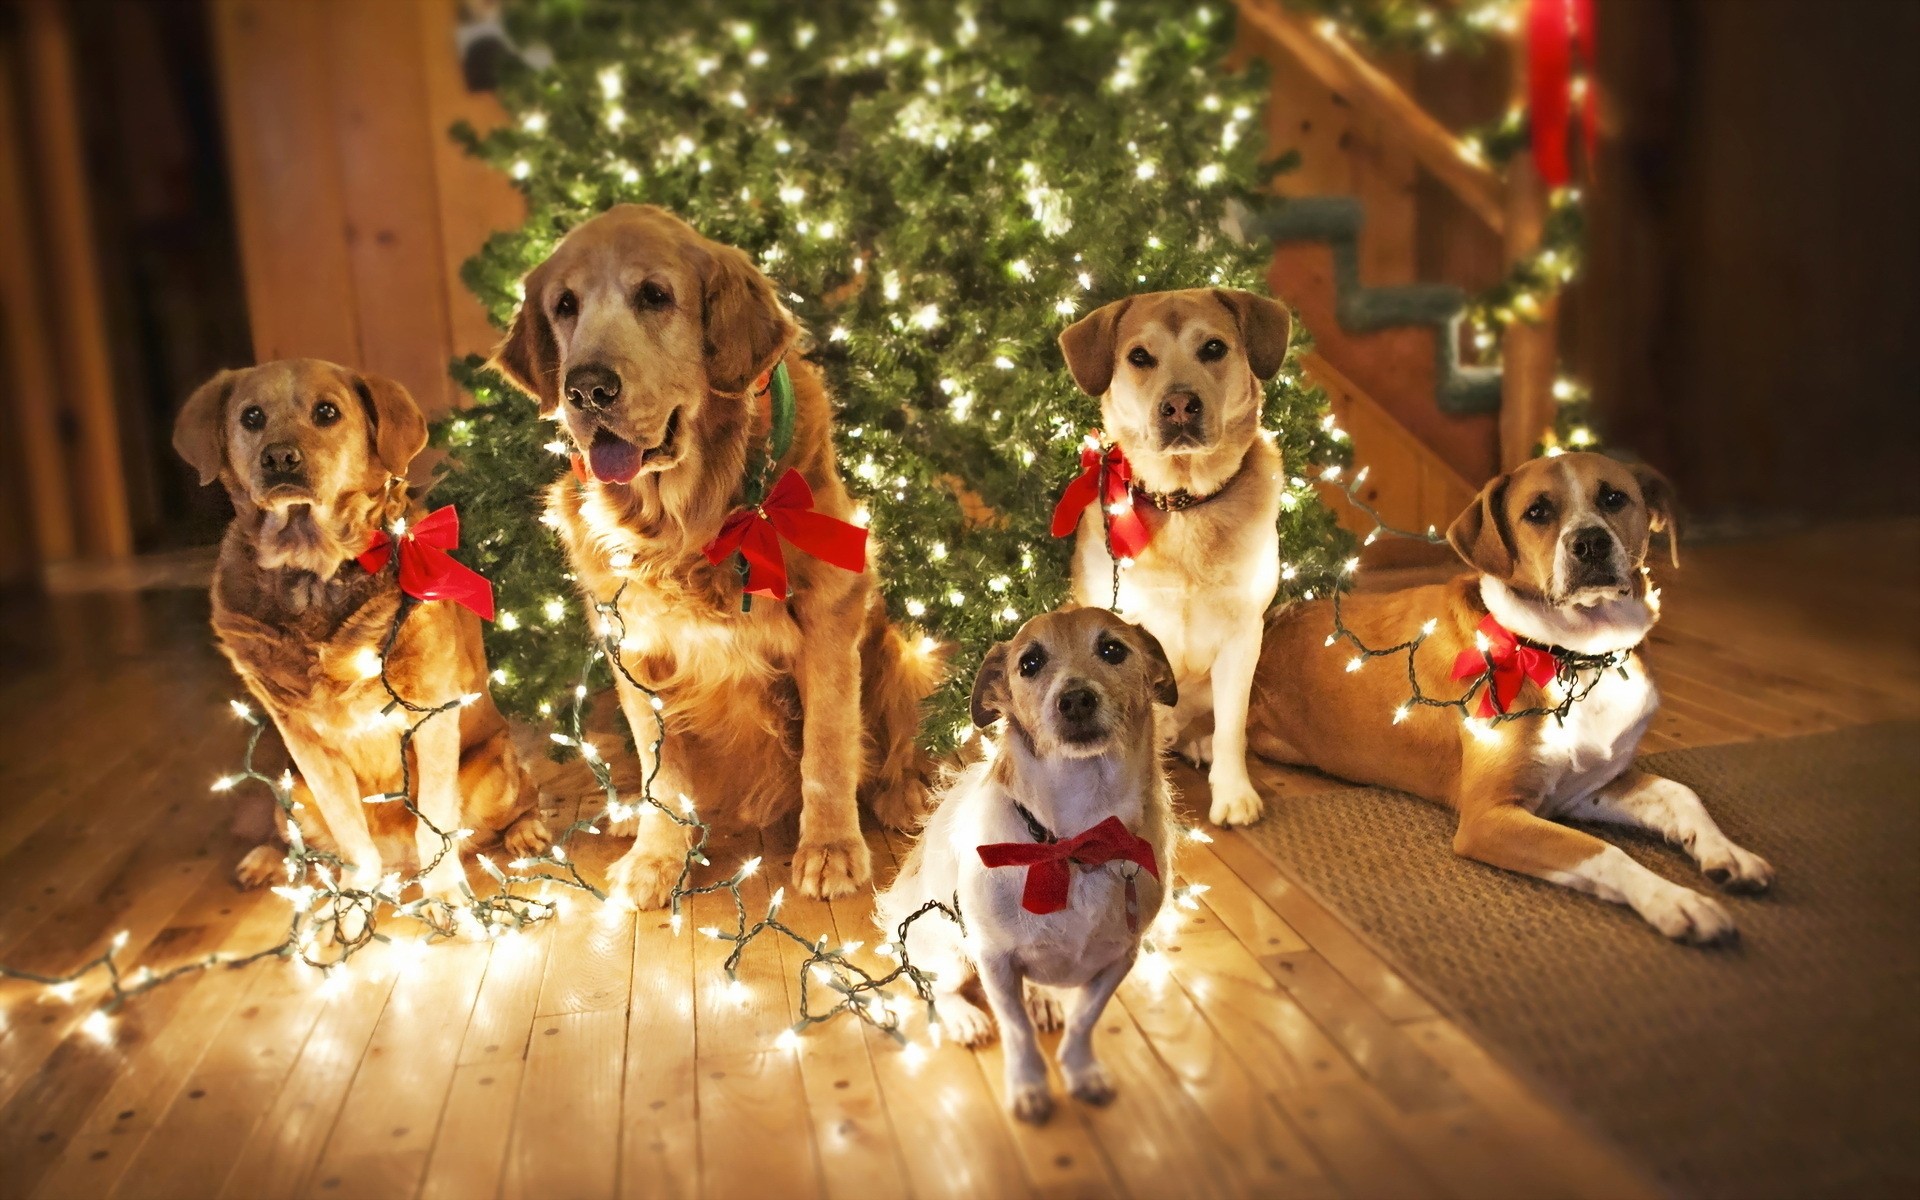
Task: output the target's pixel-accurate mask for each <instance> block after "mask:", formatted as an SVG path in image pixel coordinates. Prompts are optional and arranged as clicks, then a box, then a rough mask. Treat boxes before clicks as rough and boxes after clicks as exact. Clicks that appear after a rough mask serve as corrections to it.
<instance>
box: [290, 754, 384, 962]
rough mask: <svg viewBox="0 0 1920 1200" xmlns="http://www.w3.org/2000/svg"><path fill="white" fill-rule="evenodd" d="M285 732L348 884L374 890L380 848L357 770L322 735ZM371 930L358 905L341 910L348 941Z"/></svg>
mask: <svg viewBox="0 0 1920 1200" xmlns="http://www.w3.org/2000/svg"><path fill="white" fill-rule="evenodd" d="M280 736H281V738H282V740H283V741H285V742H286V744H287V753H288V754H289V755H290V756H291V757H292V758H293V765H294V766H296V767H298V768H299V769H300V778H301V779H303V780H304V781H305V782H306V785H307V791H308V792H309V793H310V794H311V795H312V796H313V802H314V804H315V806H317V807H318V808H319V809H320V816H321V818H322V819H323V820H325V821H326V823H327V833H328V834H329V835H330V836H331V837H332V839H333V843H334V845H335V846H336V847H338V848H339V851H340V857H341V858H342V859H344V860H345V861H346V869H345V870H344V871H342V875H343V876H344V878H343V879H342V880H341V882H342V884H343V885H344V886H346V887H348V888H352V889H354V890H357V891H371V890H373V888H374V887H376V886H377V885H378V884H379V882H380V848H379V847H378V846H376V845H375V844H374V841H373V833H372V831H371V830H370V829H369V828H368V825H367V809H366V804H365V802H364V801H363V800H362V798H361V795H360V782H359V780H358V779H356V778H355V777H354V773H353V769H352V768H351V767H349V766H348V765H347V764H346V763H345V762H344V761H342V760H341V759H340V758H339V757H338V756H337V755H335V754H334V753H333V751H332V750H330V749H328V748H327V747H326V746H325V745H324V744H323V743H321V742H320V741H319V740H318V739H315V738H313V737H311V736H309V735H308V734H306V733H304V732H302V731H298V730H289V729H282V730H281V731H280ZM327 916H328V913H327V911H326V910H325V909H324V908H323V909H321V910H320V911H318V912H316V913H315V918H316V920H324V919H325V918H326V917H327ZM365 929H366V914H365V913H364V912H363V911H362V910H361V909H360V908H359V907H358V906H352V907H349V908H348V909H347V911H345V912H343V913H341V914H340V926H339V929H338V931H337V932H338V933H339V935H340V937H341V938H342V939H343V940H345V941H349V942H354V941H358V940H359V939H360V935H361V934H362V933H363V932H364V931H365Z"/></svg>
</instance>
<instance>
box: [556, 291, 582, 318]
mask: <svg viewBox="0 0 1920 1200" xmlns="http://www.w3.org/2000/svg"><path fill="white" fill-rule="evenodd" d="M553 315H554V316H556V317H577V316H579V315H580V299H579V297H577V296H575V295H574V294H573V293H572V292H561V293H560V298H559V299H558V300H555V301H554V302H553Z"/></svg>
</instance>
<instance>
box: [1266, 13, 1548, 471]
mask: <svg viewBox="0 0 1920 1200" xmlns="http://www.w3.org/2000/svg"><path fill="white" fill-rule="evenodd" d="M1237 3H1238V8H1239V12H1240V17H1241V20H1242V21H1243V22H1245V24H1246V25H1247V26H1249V27H1251V28H1252V29H1254V30H1256V31H1258V33H1259V34H1261V35H1262V36H1264V37H1265V38H1266V39H1267V40H1268V41H1270V42H1271V43H1272V44H1274V45H1276V46H1278V47H1279V48H1280V49H1281V50H1283V51H1284V52H1285V53H1286V54H1287V56H1288V57H1290V58H1291V59H1292V60H1293V61H1294V62H1295V63H1297V64H1298V65H1299V67H1300V68H1301V69H1302V70H1303V71H1305V72H1306V73H1307V74H1309V75H1311V76H1312V77H1313V78H1314V79H1316V80H1318V81H1319V82H1320V83H1321V84H1322V85H1323V86H1325V87H1326V88H1328V89H1330V90H1331V91H1333V92H1334V93H1335V94H1337V95H1338V96H1340V97H1342V98H1343V99H1344V100H1345V102H1346V103H1347V104H1349V105H1351V106H1352V107H1353V108H1354V109H1355V110H1356V111H1358V112H1360V113H1362V114H1364V115H1366V116H1367V117H1368V118H1370V119H1371V120H1372V122H1373V123H1374V125H1375V127H1376V128H1377V129H1379V130H1380V131H1381V133H1382V135H1383V136H1384V137H1387V138H1390V139H1392V140H1393V141H1394V142H1396V143H1397V144H1398V145H1399V146H1401V147H1402V148H1404V149H1405V151H1406V152H1407V153H1409V154H1410V155H1412V157H1413V159H1414V161H1416V162H1417V163H1419V165H1420V166H1421V167H1423V168H1425V169H1426V171H1427V172H1428V173H1429V174H1430V175H1432V176H1433V178H1434V179H1435V180H1437V181H1438V182H1439V183H1440V184H1441V185H1443V186H1444V187H1445V188H1446V189H1447V190H1448V191H1449V192H1451V193H1452V194H1453V195H1454V196H1455V197H1457V198H1458V199H1459V200H1460V202H1461V204H1462V205H1463V206H1464V207H1465V208H1466V210H1467V211H1468V212H1470V213H1472V214H1473V215H1474V216H1475V217H1476V218H1477V219H1478V220H1479V221H1481V222H1482V223H1483V224H1484V225H1485V226H1486V228H1487V229H1488V230H1489V231H1490V232H1491V233H1492V234H1493V235H1494V236H1495V237H1496V238H1497V239H1498V240H1499V241H1500V243H1501V245H1502V246H1503V247H1504V252H1505V259H1506V263H1507V264H1508V265H1509V266H1510V265H1512V264H1513V263H1515V262H1518V261H1520V260H1521V259H1523V258H1525V257H1526V256H1528V255H1530V254H1531V253H1533V251H1534V250H1535V249H1536V248H1537V247H1538V245H1539V242H1540V235H1541V229H1542V226H1543V223H1544V220H1545V217H1546V211H1547V196H1546V190H1545V188H1544V187H1543V186H1542V184H1541V181H1540V177H1539V174H1538V173H1537V172H1536V171H1535V170H1534V169H1533V165H1532V161H1531V158H1530V156H1528V155H1526V154H1525V153H1521V154H1517V155H1515V157H1514V158H1513V160H1512V161H1511V162H1510V163H1509V164H1508V165H1507V167H1506V169H1505V170H1504V171H1496V170H1495V169H1494V168H1493V167H1491V166H1490V165H1489V164H1488V163H1487V162H1486V161H1485V159H1484V158H1482V157H1481V155H1480V154H1479V153H1477V152H1476V151H1475V150H1474V149H1473V148H1472V147H1470V146H1468V145H1467V144H1466V143H1465V142H1463V141H1462V140H1461V139H1460V138H1459V137H1457V136H1456V135H1455V134H1454V133H1453V132H1452V131H1450V130H1449V129H1447V127H1446V126H1445V125H1443V124H1441V122H1439V121H1438V120H1436V119H1435V118H1434V117H1433V115H1432V114H1430V113H1429V112H1427V110H1426V109H1425V108H1424V107H1422V106H1421V104H1420V103H1419V102H1418V101H1417V100H1416V99H1414V98H1413V97H1412V96H1411V95H1409V94H1408V93H1407V90H1406V89H1405V88H1404V87H1402V86H1401V85H1400V84H1399V83H1398V82H1396V81H1395V80H1394V79H1393V78H1392V77H1391V76H1390V75H1388V74H1387V73H1386V72H1385V71H1383V70H1381V69H1380V68H1379V67H1377V66H1375V65H1374V64H1373V63H1372V62H1369V61H1368V60H1367V58H1366V57H1365V56H1364V55H1363V54H1361V53H1360V52H1359V51H1358V50H1357V49H1356V48H1355V47H1354V46H1352V45H1351V44H1350V43H1348V42H1347V41H1346V39H1344V38H1343V37H1341V36H1340V34H1339V32H1338V30H1337V29H1336V28H1335V27H1334V26H1333V25H1332V23H1331V22H1328V21H1323V20H1315V19H1313V18H1311V17H1308V16H1306V15H1303V14H1301V13H1299V12H1296V11H1294V10H1291V9H1289V8H1287V7H1286V6H1285V5H1284V4H1283V3H1282V2H1281V0H1237ZM1511 58H1512V61H1513V62H1514V64H1515V68H1514V76H1513V80H1512V83H1511V88H1510V95H1511V98H1512V101H1513V102H1514V103H1519V102H1520V100H1521V98H1522V97H1523V96H1524V94H1525V87H1526V80H1525V66H1524V64H1525V56H1524V55H1523V54H1520V53H1518V52H1516V53H1514V54H1513V55H1511ZM1557 316H1558V312H1557V305H1556V304H1555V303H1554V302H1552V301H1548V302H1547V303H1545V304H1543V305H1542V306H1541V311H1540V313H1539V315H1538V317H1537V318H1534V319H1529V320H1516V321H1514V322H1512V323H1511V324H1510V325H1508V327H1507V329H1506V331H1505V334H1504V336H1503V340H1502V344H1501V358H1502V364H1503V373H1502V380H1501V405H1500V419H1499V439H1500V461H1501V465H1502V466H1503V467H1506V468H1511V467H1512V466H1514V465H1516V464H1518V463H1519V462H1521V461H1524V460H1525V459H1527V458H1529V457H1531V456H1532V454H1533V449H1534V447H1535V446H1536V445H1537V444H1538V443H1539V441H1540V438H1541V435H1542V434H1543V433H1544V432H1545V431H1546V430H1547V429H1548V428H1549V427H1550V426H1551V424H1552V421H1553V413H1554V399H1553V381H1554V366H1555V345H1556V340H1557V329H1556V325H1557Z"/></svg>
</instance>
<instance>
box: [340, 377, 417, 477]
mask: <svg viewBox="0 0 1920 1200" xmlns="http://www.w3.org/2000/svg"><path fill="white" fill-rule="evenodd" d="M353 390H354V392H355V394H357V395H358V396H359V397H360V403H361V404H362V405H363V406H364V407H365V408H366V410H367V419H368V420H369V421H371V422H372V423H373V453H374V456H375V457H376V458H378V459H379V460H380V465H381V466H383V467H385V468H386V469H387V474H389V475H405V474H406V473H407V466H408V464H410V463H411V462H413V459H414V456H415V455H417V454H419V453H420V451H422V450H424V449H425V448H426V445H427V419H426V417H424V416H422V415H421V413H420V406H419V405H418V404H415V403H414V402H413V397H412V396H411V395H409V394H408V393H407V389H406V388H404V387H401V386H400V385H399V384H398V383H396V382H394V381H393V380H391V379H388V378H387V377H386V376H384V375H355V376H353Z"/></svg>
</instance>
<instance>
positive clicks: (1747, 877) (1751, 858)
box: [1700, 842, 1773, 892]
mask: <svg viewBox="0 0 1920 1200" xmlns="http://www.w3.org/2000/svg"><path fill="white" fill-rule="evenodd" d="M1700 870H1701V871H1702V872H1704V873H1705V875H1706V877H1707V878H1708V879H1711V880H1713V881H1714V882H1715V883H1717V884H1719V885H1720V886H1721V887H1723V888H1725V889H1726V890H1728V891H1729V892H1764V891H1766V890H1767V889H1768V888H1770V887H1772V886H1773V865H1772V864H1771V863H1769V862H1767V860H1766V859H1764V858H1761V857H1760V856H1759V855H1758V854H1754V853H1753V852H1751V851H1748V850H1742V849H1741V848H1740V847H1738V846H1736V845H1734V844H1733V843H1732V842H1726V843H1725V844H1723V845H1722V846H1720V847H1719V848H1718V849H1717V850H1715V851H1713V852H1712V853H1708V854H1702V855H1701V856H1700Z"/></svg>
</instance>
